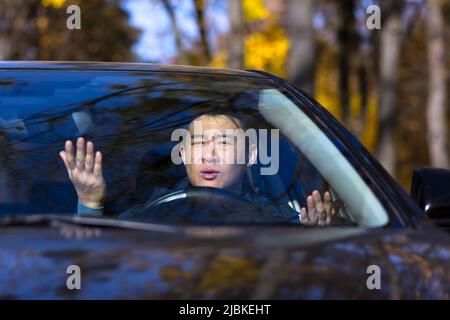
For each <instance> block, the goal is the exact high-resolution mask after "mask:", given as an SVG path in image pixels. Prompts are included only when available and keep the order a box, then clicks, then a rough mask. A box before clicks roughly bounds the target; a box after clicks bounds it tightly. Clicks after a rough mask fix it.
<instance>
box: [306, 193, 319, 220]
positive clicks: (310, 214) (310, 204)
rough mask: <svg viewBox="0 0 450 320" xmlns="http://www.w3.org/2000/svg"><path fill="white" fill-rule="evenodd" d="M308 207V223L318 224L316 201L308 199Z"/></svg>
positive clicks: (309, 197) (311, 198) (310, 197)
mask: <svg viewBox="0 0 450 320" xmlns="http://www.w3.org/2000/svg"><path fill="white" fill-rule="evenodd" d="M306 205H307V207H308V222H309V223H311V224H314V223H315V222H316V218H317V217H316V209H315V207H314V199H313V197H312V196H308V198H306Z"/></svg>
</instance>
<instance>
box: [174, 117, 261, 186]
mask: <svg viewBox="0 0 450 320" xmlns="http://www.w3.org/2000/svg"><path fill="white" fill-rule="evenodd" d="M238 128H239V127H238V124H237V121H236V120H235V119H232V118H230V117H228V116H225V115H219V116H208V115H205V116H201V117H199V118H197V119H195V120H194V121H193V122H191V124H190V126H189V132H190V134H191V138H190V139H187V142H186V143H185V144H184V145H183V146H182V147H181V149H180V152H181V156H182V159H183V163H184V164H185V167H186V172H187V176H188V178H189V181H190V183H191V184H192V185H193V186H197V187H212V188H221V189H229V190H230V191H240V189H241V183H242V178H243V176H244V173H245V168H246V164H245V163H242V161H237V159H245V158H244V157H245V154H244V153H245V144H244V140H243V135H242V134H241V133H237V132H238V131H237V130H236V129H238ZM189 140H190V141H189ZM251 150H252V151H251V152H250V153H251V156H250V158H251V159H250V162H247V164H252V162H254V159H253V158H255V159H256V147H254V148H251Z"/></svg>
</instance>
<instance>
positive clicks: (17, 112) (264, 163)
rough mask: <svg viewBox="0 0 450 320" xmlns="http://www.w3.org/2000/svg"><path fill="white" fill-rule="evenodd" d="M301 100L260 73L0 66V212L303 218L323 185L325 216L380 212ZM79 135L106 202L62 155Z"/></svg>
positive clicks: (370, 220)
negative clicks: (93, 197) (95, 162)
mask: <svg viewBox="0 0 450 320" xmlns="http://www.w3.org/2000/svg"><path fill="white" fill-rule="evenodd" d="M304 109H305V108H304V106H303V105H302V104H301V103H299V102H298V101H296V99H295V98H293V97H292V96H291V95H290V94H289V93H288V92H287V91H286V90H285V89H283V88H281V87H280V86H278V85H277V84H276V83H275V82H273V81H272V80H269V79H266V78H263V77H259V76H257V75H256V74H255V76H253V77H252V76H236V75H234V76H233V75H226V74H201V73H197V74H191V73H187V72H179V73H175V72H134V71H133V72H125V71H121V72H116V71H108V72H107V71H102V72H99V71H83V72H80V71H56V70H54V71H48V70H47V71H3V72H2V80H0V217H1V216H5V215H8V216H10V215H19V214H49V213H51V214H77V215H83V214H86V215H100V216H104V217H114V218H118V219H138V220H140V221H157V222H168V223H190V224H192V223H216V224H217V223H218V224H234V223H238V224H240V223H245V224H259V223H273V224H278V223H283V224H299V223H301V222H302V221H301V220H302V219H305V218H304V217H305V216H302V214H301V213H302V208H304V209H306V217H307V218H309V214H310V212H309V211H308V197H309V196H310V195H312V196H317V195H319V197H320V198H321V200H322V202H321V203H322V204H324V205H325V206H327V205H328V204H330V203H331V205H332V206H333V208H334V211H333V221H338V222H339V223H342V224H345V225H349V226H352V225H357V226H364V227H378V226H382V225H384V224H386V223H387V220H388V216H387V214H386V212H385V210H384V208H383V207H382V205H381V204H380V201H379V200H378V199H377V197H376V196H375V195H374V193H373V192H372V190H371V189H370V187H369V186H368V185H367V183H366V182H364V180H363V179H362V178H361V176H360V175H359V174H358V171H359V168H358V167H357V166H356V165H355V164H354V162H353V161H352V157H351V155H350V154H347V153H345V152H343V151H342V150H340V148H339V147H338V145H337V144H336V143H335V142H334V141H333V137H330V136H328V135H327V134H326V133H324V132H323V131H322V130H321V129H320V128H319V126H317V125H316V123H315V120H314V119H312V118H311V117H310V116H308V113H307V112H305V110H304ZM80 137H82V138H83V140H82V141H83V145H84V143H85V142H87V141H89V142H90V143H91V147H92V148H93V149H94V150H95V151H100V152H101V160H102V162H101V172H100V173H99V174H100V175H101V176H102V177H103V179H104V183H105V191H104V195H103V196H102V197H101V205H98V203H96V205H90V203H91V202H89V201H84V202H83V201H81V203H80V200H79V199H78V198H79V197H78V196H79V194H80V192H81V193H82V192H84V191H85V189H83V188H81V189H83V190H84V191H83V190H81V189H77V190H76V189H75V187H74V183H73V181H74V176H75V175H76V174H75V173H74V172H75V171H73V172H72V174H71V173H70V172H69V171H70V170H69V169H70V168H69V167H70V166H67V163H66V164H65V163H64V161H63V157H61V156H60V155H59V154H60V152H61V151H64V150H67V149H65V148H66V146H67V142H66V141H71V142H72V150H73V151H74V152H75V147H78V145H77V144H76V143H77V139H78V138H80ZM241 142H242V143H241ZM88 148H89V147H88V145H87V144H86V147H85V150H88ZM65 156H66V160H67V157H68V155H67V153H66V154H65ZM75 156H76V154H75V153H74V157H75ZM94 158H96V155H95V153H94ZM96 159H97V158H96ZM74 161H76V160H74ZM87 161H88V160H87V159H86V163H87ZM86 166H87V164H86ZM97 169H98V168H97ZM92 175H93V174H92ZM88 180H89V179H87V180H86V181H88ZM86 181H85V184H84V185H83V186H82V187H86V186H87V187H88V188H89V187H92V185H94V184H95V181H94V182H92V181H91V182H92V185H90V186H89V184H90V183H91V182H90V181H88V182H86ZM77 191H78V194H77ZM314 191H316V193H315V195H314V194H313V193H314ZM84 194H86V193H84ZM327 196H328V197H329V198H330V199H328V198H327ZM85 199H88V197H87V196H86V198H85ZM89 199H90V198H89ZM314 200H316V199H314ZM325 200H329V201H325ZM92 203H93V202H92ZM327 203H328V204H327ZM316 209H317V210H319V209H318V208H317V207H316ZM303 222H305V220H304V221H303Z"/></svg>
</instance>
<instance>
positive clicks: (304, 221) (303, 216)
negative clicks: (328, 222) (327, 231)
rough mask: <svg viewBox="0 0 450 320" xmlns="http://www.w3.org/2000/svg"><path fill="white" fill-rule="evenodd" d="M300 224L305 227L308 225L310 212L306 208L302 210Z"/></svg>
mask: <svg viewBox="0 0 450 320" xmlns="http://www.w3.org/2000/svg"><path fill="white" fill-rule="evenodd" d="M300 222H301V223H302V224H305V225H307V224H308V212H307V211H306V208H305V207H303V208H301V209H300Z"/></svg>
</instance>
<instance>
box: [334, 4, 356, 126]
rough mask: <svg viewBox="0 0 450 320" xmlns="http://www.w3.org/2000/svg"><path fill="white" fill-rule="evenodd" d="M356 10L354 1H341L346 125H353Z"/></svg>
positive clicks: (341, 74)
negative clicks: (351, 89) (351, 82)
mask: <svg viewBox="0 0 450 320" xmlns="http://www.w3.org/2000/svg"><path fill="white" fill-rule="evenodd" d="M354 10H355V3H354V0H346V1H342V2H341V1H340V2H339V4H338V13H339V27H338V46H339V58H338V61H339V97H340V102H341V108H342V118H343V120H344V123H346V124H347V125H351V121H350V83H349V78H350V77H349V75H350V72H351V66H350V61H351V57H352V55H353V53H354V49H355V30H354V28H355V22H354V21H355V18H354V13H353V11H354Z"/></svg>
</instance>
